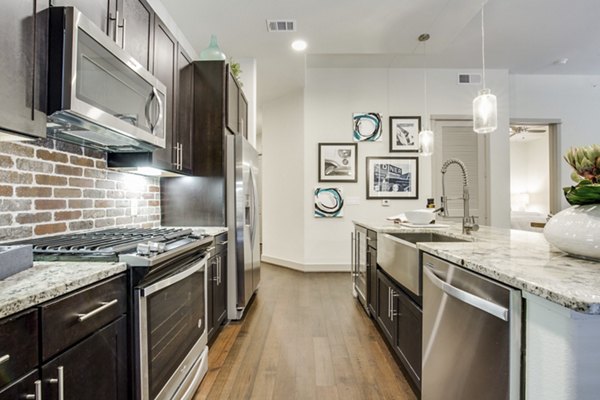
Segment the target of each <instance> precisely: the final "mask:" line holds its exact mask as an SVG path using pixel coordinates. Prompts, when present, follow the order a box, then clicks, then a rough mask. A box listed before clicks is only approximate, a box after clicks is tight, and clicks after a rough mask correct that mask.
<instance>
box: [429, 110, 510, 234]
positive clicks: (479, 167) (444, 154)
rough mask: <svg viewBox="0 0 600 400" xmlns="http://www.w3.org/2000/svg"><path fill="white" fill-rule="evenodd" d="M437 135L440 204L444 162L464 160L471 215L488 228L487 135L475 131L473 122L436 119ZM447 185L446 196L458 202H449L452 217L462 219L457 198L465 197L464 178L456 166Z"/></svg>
mask: <svg viewBox="0 0 600 400" xmlns="http://www.w3.org/2000/svg"><path fill="white" fill-rule="evenodd" d="M434 132H435V133H434V135H435V139H434V140H435V145H434V146H435V148H434V154H433V159H432V161H433V174H432V175H433V197H434V198H435V200H436V202H439V201H440V197H441V196H442V174H441V172H440V171H441V169H442V165H443V163H444V161H446V160H448V159H450V158H457V159H459V160H461V161H462V162H464V163H465V165H466V167H467V174H468V185H469V196H470V201H469V206H470V212H471V215H475V216H477V217H479V218H478V223H479V224H481V225H488V221H489V218H488V183H487V181H488V178H487V171H488V165H487V158H488V157H487V148H488V146H487V136H486V135H479V134H477V133H475V132H473V122H472V121H470V120H464V121H463V120H461V121H446V120H437V121H434ZM507 173H508V171H507ZM445 184H446V196H447V197H448V198H450V199H451V198H454V199H455V200H449V201H448V212H449V214H450V216H452V217H462V216H463V201H462V200H460V199H456V198H462V194H463V178H462V173H461V171H460V168H458V167H457V166H456V165H451V166H450V167H449V168H448V171H447V172H446V177H445ZM437 205H438V206H439V205H440V204H437Z"/></svg>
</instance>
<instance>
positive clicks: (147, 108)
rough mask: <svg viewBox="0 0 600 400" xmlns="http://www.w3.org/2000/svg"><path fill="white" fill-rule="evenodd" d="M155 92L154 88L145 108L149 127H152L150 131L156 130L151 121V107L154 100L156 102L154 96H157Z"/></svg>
mask: <svg viewBox="0 0 600 400" xmlns="http://www.w3.org/2000/svg"><path fill="white" fill-rule="evenodd" d="M155 95H156V94H155V91H154V88H152V92H150V95H149V96H148V100H146V106H145V107H144V114H145V117H146V122H147V123H148V126H149V127H150V131H153V130H154V127H153V126H152V121H151V120H150V106H152V100H154V96H155Z"/></svg>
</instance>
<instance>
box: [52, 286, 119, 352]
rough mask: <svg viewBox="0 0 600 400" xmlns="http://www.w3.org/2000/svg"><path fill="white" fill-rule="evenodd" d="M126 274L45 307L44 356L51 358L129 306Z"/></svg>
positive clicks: (111, 319)
mask: <svg viewBox="0 0 600 400" xmlns="http://www.w3.org/2000/svg"><path fill="white" fill-rule="evenodd" d="M126 284H127V281H126V277H125V274H121V275H118V276H116V277H114V278H111V279H109V280H107V281H104V282H102V283H99V284H95V285H93V286H90V287H87V288H85V289H82V290H79V291H77V292H75V293H73V294H71V295H67V296H65V297H61V298H60V299H58V300H55V301H53V302H50V303H47V304H45V305H43V306H42V307H41V316H40V319H41V321H42V358H43V360H47V359H48V358H50V357H52V356H53V355H55V354H56V353H58V352H59V351H61V350H64V349H66V348H67V347H69V346H71V345H72V344H74V343H76V342H77V341H79V340H81V339H83V338H84V337H86V336H87V335H89V334H91V333H93V332H94V331H97V330H98V329H100V328H101V327H103V326H104V325H106V324H108V323H109V322H111V321H113V320H114V319H116V318H118V317H119V316H120V315H121V314H124V313H125V312H126V310H127V303H126V302H127V295H126Z"/></svg>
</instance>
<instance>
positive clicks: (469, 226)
mask: <svg viewBox="0 0 600 400" xmlns="http://www.w3.org/2000/svg"><path fill="white" fill-rule="evenodd" d="M452 164H456V165H458V166H459V167H460V169H461V171H462V175H463V196H462V197H456V198H448V197H447V196H446V185H445V177H446V171H447V170H448V167H449V166H450V165H452ZM448 200H462V201H463V210H464V211H463V218H462V232H463V233H464V234H466V235H470V234H471V231H476V230H478V229H479V225H477V223H475V216H471V215H469V179H468V174H467V167H466V166H465V163H463V162H462V161H460V160H459V159H456V158H450V159H448V160H446V161H445V162H444V165H442V206H441V207H440V211H441V212H442V215H443V216H444V217H450V215H449V213H448Z"/></svg>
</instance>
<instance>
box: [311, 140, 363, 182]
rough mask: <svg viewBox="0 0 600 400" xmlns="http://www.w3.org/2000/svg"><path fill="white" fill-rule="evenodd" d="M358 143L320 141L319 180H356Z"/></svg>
mask: <svg viewBox="0 0 600 400" xmlns="http://www.w3.org/2000/svg"><path fill="white" fill-rule="evenodd" d="M357 167H358V157H357V145H356V143H319V182H356V181H357V176H356V171H357V169H358V168H357Z"/></svg>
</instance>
